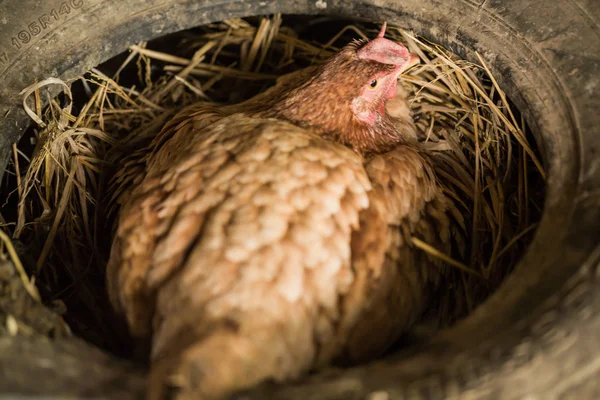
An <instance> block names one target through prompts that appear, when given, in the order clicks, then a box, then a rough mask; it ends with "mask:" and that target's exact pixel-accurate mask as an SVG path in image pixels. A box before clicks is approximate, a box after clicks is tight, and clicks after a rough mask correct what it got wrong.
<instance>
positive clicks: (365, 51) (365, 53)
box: [357, 22, 411, 65]
mask: <svg viewBox="0 0 600 400" xmlns="http://www.w3.org/2000/svg"><path fill="white" fill-rule="evenodd" d="M386 27H387V23H386V22H384V23H383V25H382V26H381V30H380V31H379V33H378V34H377V37H376V38H375V39H373V40H371V41H370V42H369V43H367V44H366V45H364V46H363V47H362V48H361V49H360V50H359V51H358V53H357V54H358V58H361V59H363V60H371V61H377V62H380V63H382V64H391V65H403V64H405V63H406V62H407V61H408V59H409V58H410V57H411V54H410V53H409V51H408V49H407V48H406V47H404V46H403V45H402V44H400V43H396V42H394V41H391V40H389V39H385V38H384V37H383V36H384V35H385V28H386Z"/></svg>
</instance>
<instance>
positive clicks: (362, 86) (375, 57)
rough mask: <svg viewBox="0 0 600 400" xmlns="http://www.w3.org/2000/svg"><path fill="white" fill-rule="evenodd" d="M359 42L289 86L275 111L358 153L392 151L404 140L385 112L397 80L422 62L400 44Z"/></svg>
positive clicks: (380, 36)
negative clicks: (411, 67) (410, 67)
mask: <svg viewBox="0 0 600 400" xmlns="http://www.w3.org/2000/svg"><path fill="white" fill-rule="evenodd" d="M385 28H386V24H385V23H384V24H383V26H382V28H381V31H380V32H379V34H378V35H377V38H375V39H373V40H371V41H368V42H367V41H355V42H352V43H350V44H348V45H347V46H346V47H344V48H343V49H342V50H341V51H340V52H339V53H337V54H336V55H334V56H333V57H332V58H330V59H329V60H328V61H327V62H325V63H324V64H322V65H321V66H319V67H318V68H317V69H316V70H315V71H314V72H313V73H312V74H310V75H309V76H307V77H304V78H303V79H302V80H301V81H300V82H297V83H296V85H295V86H294V84H292V83H291V84H289V86H290V87H289V88H288V90H287V91H286V92H285V94H284V96H283V98H282V99H280V100H279V101H277V104H276V105H275V108H276V109H277V112H278V114H279V115H281V116H284V117H285V118H286V119H289V120H291V121H292V122H294V123H296V124H299V125H302V126H307V127H311V128H313V129H314V130H316V131H317V132H319V133H320V134H321V135H323V136H325V137H329V138H331V139H333V140H336V141H339V142H341V143H343V144H345V145H347V146H348V147H350V148H352V149H354V150H356V151H358V152H360V153H363V154H364V153H379V152H383V151H388V150H390V149H391V148H393V147H394V146H396V145H397V144H398V143H400V142H402V141H403V138H402V134H401V132H398V131H397V130H396V128H395V127H394V125H393V124H392V122H391V119H390V117H389V116H388V115H387V113H386V109H385V103H386V101H387V100H388V99H390V98H392V97H394V96H395V95H396V87H397V82H398V76H399V75H400V74H401V73H402V72H403V71H404V70H406V69H407V68H408V67H409V66H412V65H414V64H415V63H417V62H418V60H419V59H418V57H417V56H415V55H414V54H411V53H410V52H409V51H408V49H407V48H406V47H404V46H403V45H402V44H400V43H396V42H393V41H391V40H388V39H385V38H384V34H385Z"/></svg>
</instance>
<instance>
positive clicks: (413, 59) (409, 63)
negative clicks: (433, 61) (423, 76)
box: [400, 53, 421, 74]
mask: <svg viewBox="0 0 600 400" xmlns="http://www.w3.org/2000/svg"><path fill="white" fill-rule="evenodd" d="M409 54H410V57H409V58H408V60H406V63H405V64H404V65H403V66H402V67H401V68H400V74H403V73H404V72H405V71H408V70H409V69H411V68H412V67H413V66H415V65H417V64H420V63H421V59H420V58H419V56H417V55H416V54H412V53H409Z"/></svg>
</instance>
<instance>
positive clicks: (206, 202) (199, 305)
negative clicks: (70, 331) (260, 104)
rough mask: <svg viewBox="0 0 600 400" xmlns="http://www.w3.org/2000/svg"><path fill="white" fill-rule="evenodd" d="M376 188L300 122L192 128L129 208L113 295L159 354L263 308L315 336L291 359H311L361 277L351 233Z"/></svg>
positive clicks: (163, 154)
mask: <svg viewBox="0 0 600 400" xmlns="http://www.w3.org/2000/svg"><path fill="white" fill-rule="evenodd" d="M369 190H370V184H369V182H368V178H367V176H366V173H365V171H364V167H363V161H362V159H361V158H360V157H359V156H358V155H356V154H355V153H353V152H351V151H350V150H348V149H347V148H345V147H343V146H341V145H338V144H336V143H333V142H329V141H324V140H322V139H320V138H318V137H317V136H315V135H312V134H310V133H307V132H306V131H304V130H302V129H300V128H298V127H295V126H293V125H290V124H287V123H284V122H280V121H276V120H259V119H252V118H248V117H244V116H241V115H233V116H230V117H227V118H223V119H221V120H220V121H218V122H217V123H215V124H213V125H211V126H210V127H208V128H207V129H206V130H205V131H204V132H202V134H200V135H198V134H196V133H195V132H194V131H193V129H192V128H191V127H190V126H189V125H187V124H186V125H183V126H182V127H181V128H180V130H179V131H177V132H176V133H175V134H174V135H173V137H172V139H171V140H169V141H168V142H167V143H165V144H164V145H163V146H162V148H161V149H160V151H158V152H157V153H156V155H155V158H154V159H153V161H152V162H151V163H150V165H149V169H148V172H147V175H146V177H145V179H144V180H143V182H142V183H141V184H140V186H139V187H137V188H136V189H134V191H133V193H132V194H131V198H130V200H129V201H128V202H127V203H126V204H125V205H124V207H123V209H122V211H121V216H120V220H119V227H118V230H117V234H116V238H115V240H114V245H113V249H112V252H111V258H110V261H109V266H108V273H107V275H108V285H109V292H110V297H111V301H112V303H113V304H114V305H115V308H116V309H117V310H120V311H121V312H122V313H123V314H124V315H125V316H126V318H127V320H128V323H129V326H130V328H131V331H132V332H133V333H134V334H135V335H139V336H144V335H148V334H149V332H150V331H154V339H153V341H154V342H153V351H154V353H155V355H156V356H157V357H158V356H159V355H161V354H166V353H169V352H171V351H172V350H173V349H172V348H169V346H179V344H180V343H181V342H182V341H181V335H187V336H193V337H195V338H196V339H198V338H199V337H201V336H202V335H204V334H206V332H205V330H206V329H209V328H208V327H209V326H210V325H211V324H212V325H218V322H219V321H221V322H222V321H223V320H225V319H229V320H231V319H232V320H234V321H235V325H236V326H245V324H253V323H254V322H252V321H250V319H251V318H250V317H248V319H246V318H247V317H246V315H253V317H252V318H253V319H256V315H257V314H256V312H258V313H259V314H258V315H263V316H266V315H268V316H270V318H271V320H272V321H276V322H277V324H279V325H280V326H279V327H278V328H277V329H284V328H282V327H284V326H286V324H288V323H289V324H292V325H294V321H295V322H296V324H297V326H296V327H297V328H298V329H297V330H296V331H294V330H293V329H291V328H290V330H289V332H288V333H289V335H290V336H287V337H286V336H285V335H283V334H282V335H281V336H283V337H284V338H285V340H289V341H292V342H293V341H295V340H296V339H297V337H296V336H298V337H299V338H301V339H302V340H305V342H306V345H305V348H306V349H308V351H307V352H306V353H307V354H306V355H298V354H296V355H294V354H292V356H295V357H299V358H302V357H304V358H306V359H307V360H312V356H311V354H313V356H314V353H316V352H318V351H320V350H319V349H320V348H321V347H327V346H328V343H329V341H331V340H332V339H331V338H332V336H333V331H334V326H335V324H336V323H337V321H338V320H339V318H340V314H339V307H338V299H339V298H340V296H343V295H344V293H346V292H347V291H348V290H349V288H350V286H351V284H352V282H353V279H354V274H353V271H352V270H351V268H350V257H351V251H350V238H351V235H352V231H353V230H356V229H357V228H358V215H359V212H360V210H361V209H364V208H367V207H368V194H367V193H368V191H369ZM252 312H254V314H252ZM294 318H296V320H294ZM152 320H154V325H153V326H151V321H152ZM298 321H303V323H302V324H300V322H298ZM240 329H241V328H240ZM272 329H275V328H272ZM285 329H287V328H285ZM298 331H302V334H300V333H298ZM191 332H195V333H193V334H192V333H191ZM282 340H283V339H282ZM302 340H299V341H300V342H302ZM314 341H316V342H318V343H315V342H314ZM288 350H289V349H288ZM286 351H287V350H286ZM294 352H296V353H298V352H304V350H302V345H299V346H298V350H293V351H291V353H294ZM311 352H312V353H311ZM305 362H306V361H305Z"/></svg>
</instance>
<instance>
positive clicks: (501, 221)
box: [2, 15, 544, 325]
mask: <svg viewBox="0 0 600 400" xmlns="http://www.w3.org/2000/svg"><path fill="white" fill-rule="evenodd" d="M387 32H388V33H387V37H388V38H392V39H396V40H398V41H402V42H404V43H405V44H406V45H407V46H408V47H409V49H410V50H411V51H412V52H414V53H416V54H418V55H419V57H420V58H421V64H420V65H418V66H416V67H414V68H413V69H412V70H411V71H409V72H408V73H407V74H405V75H404V76H403V77H402V78H401V83H402V84H403V86H404V88H405V90H407V92H408V93H409V96H410V104H411V108H412V110H413V114H414V119H415V121H416V124H417V127H418V130H419V135H420V139H421V142H422V146H423V147H424V148H425V149H427V150H428V151H430V152H431V154H432V155H433V158H434V160H435V163H436V168H437V174H438V176H439V178H440V180H441V181H442V182H443V183H444V185H445V187H446V191H447V193H448V195H449V196H450V197H452V198H453V199H454V200H455V201H456V204H457V208H456V210H455V212H458V213H460V214H462V215H463V216H464V217H465V220H466V221H468V223H469V227H468V228H469V229H467V230H468V231H469V232H470V234H469V242H468V243H467V250H468V251H467V253H466V254H464V256H462V257H461V256H460V255H457V254H454V255H445V254H441V253H440V252H439V251H438V250H436V249H434V248H432V247H431V246H429V245H428V244H427V243H424V242H422V241H421V240H419V239H418V238H414V239H413V243H414V245H415V246H416V247H418V248H419V249H422V250H423V251H426V252H428V253H430V254H431V255H432V256H434V257H441V258H443V259H445V260H446V261H447V262H448V264H449V265H451V266H454V267H456V269H455V270H454V271H453V273H452V274H450V275H449V278H448V279H449V280H448V282H446V287H447V288H448V292H447V293H446V294H444V295H442V297H443V298H444V299H448V298H449V297H454V298H457V297H461V298H462V300H460V301H456V299H455V300H453V301H454V303H455V306H453V307H449V306H445V307H443V306H440V309H444V310H446V311H445V312H446V313H447V314H448V318H447V319H448V320H453V319H454V318H456V317H458V316H460V315H462V314H464V313H465V312H466V311H468V310H469V309H470V308H472V307H473V306H474V305H475V304H476V303H478V302H479V301H481V299H483V298H485V297H486V296H487V295H488V294H489V292H490V291H491V290H492V289H493V288H494V287H495V286H496V284H497V283H498V282H499V281H500V280H501V279H502V278H503V277H504V276H505V275H506V273H508V272H509V270H510V266H511V265H513V264H514V263H515V260H516V259H517V258H518V256H519V254H520V253H521V252H522V250H523V247H524V244H525V243H526V242H527V241H526V240H525V239H526V238H529V237H530V236H531V234H530V233H531V231H532V230H533V228H534V227H535V220H534V215H535V214H536V213H537V212H539V207H540V204H539V201H540V197H539V196H536V194H535V193H533V192H532V191H531V190H530V186H531V185H530V183H531V182H530V181H531V180H532V179H538V181H541V180H542V179H543V177H544V171H543V168H542V166H541V163H540V161H539V160H538V158H537V155H536V152H535V151H534V149H533V148H532V144H531V143H530V142H529V141H528V138H527V135H526V132H525V124H524V122H523V120H522V118H521V117H520V116H519V115H517V114H516V113H515V112H514V109H513V108H512V107H511V105H510V104H509V103H508V100H507V99H506V96H505V94H504V92H503V91H502V90H501V88H500V87H499V86H498V84H497V82H496V80H495V79H494V78H493V76H492V75H491V73H490V70H489V68H488V66H487V65H486V64H485V63H484V61H483V59H482V58H479V65H476V64H472V63H469V62H467V61H464V60H460V59H458V58H457V57H456V56H454V55H452V54H451V53H449V52H448V51H447V50H445V49H444V48H442V47H440V46H438V45H435V44H432V43H429V42H427V41H425V40H423V39H420V38H418V37H416V36H415V35H413V34H411V33H409V32H406V31H403V30H401V29H396V28H393V27H390V28H388V31H387ZM375 34H376V31H375V30H373V31H372V30H366V31H365V30H362V29H361V28H359V27H357V26H354V25H349V26H346V27H344V28H343V29H342V30H341V31H340V32H339V34H338V35H335V36H333V37H331V38H325V41H326V43H325V44H321V43H317V42H311V41H306V40H303V39H301V38H299V37H298V35H297V33H296V32H295V31H294V30H293V29H292V28H291V27H288V26H284V25H282V19H281V17H280V16H278V15H276V16H274V17H273V18H262V19H259V20H257V22H256V23H254V24H253V23H250V22H248V21H246V20H242V19H233V20H227V21H223V22H222V23H218V24H213V25H210V26H208V27H205V28H203V29H202V30H200V31H198V30H197V31H194V32H193V33H187V34H186V35H184V36H182V37H180V38H179V39H180V41H183V42H184V44H185V45H184V46H182V48H183V49H186V50H188V51H187V52H186V51H179V52H178V54H170V53H167V52H164V51H160V50H157V49H150V48H148V45H147V43H139V44H137V45H132V46H131V47H130V53H129V55H128V57H127V58H126V59H125V60H124V62H123V64H122V65H121V66H120V67H119V68H117V69H116V72H115V73H114V74H113V75H112V76H107V75H106V74H105V73H103V72H101V71H99V70H97V69H93V70H92V71H91V72H90V73H88V74H86V75H85V76H84V77H81V78H79V79H80V81H81V83H82V84H83V85H82V87H83V88H84V91H85V95H82V97H84V99H83V101H82V99H81V98H80V99H72V96H73V95H72V94H71V91H70V89H69V88H70V84H71V83H73V82H62V81H60V80H58V79H55V78H49V79H47V80H45V81H43V82H39V83H36V84H34V85H32V86H31V87H29V88H27V89H26V90H25V91H24V106H25V108H26V110H27V113H28V114H29V115H30V116H31V118H32V120H33V121H34V122H35V123H36V124H37V127H38V130H39V131H38V133H37V135H36V140H37V145H36V147H35V150H34V151H33V153H32V154H30V159H31V161H30V162H29V158H28V157H25V156H24V155H20V156H19V155H18V152H17V151H15V159H14V164H13V165H14V166H15V171H14V172H15V174H16V175H17V178H18V183H19V186H18V190H17V193H18V196H19V204H18V214H17V217H16V221H14V222H15V223H16V225H15V228H14V230H13V231H12V236H13V238H17V239H22V240H23V241H27V242H30V243H32V244H35V245H37V247H36V248H34V249H32V252H33V253H34V254H36V256H37V259H36V269H35V276H36V277H37V279H38V281H39V280H42V281H43V282H44V284H45V285H46V286H48V287H49V288H50V289H51V292H53V293H55V295H56V296H57V297H61V298H71V299H73V300H72V301H79V302H83V303H84V304H85V306H86V307H87V309H88V310H89V311H90V312H92V313H93V314H94V318H93V321H102V318H103V314H104V313H106V310H103V309H101V307H100V306H99V305H98V304H100V303H101V302H100V301H99V300H98V299H99V298H100V297H102V296H103V293H102V291H101V288H102V282H101V281H99V279H100V278H98V276H100V277H101V275H102V274H99V273H97V271H101V270H102V268H103V265H104V263H105V261H106V258H107V254H106V252H107V244H106V240H105V238H106V237H107V235H108V232H109V229H108V227H109V226H110V224H109V223H107V221H106V220H105V218H104V216H103V215H102V213H103V212H104V210H105V208H103V207H99V202H100V201H101V199H102V198H103V197H102V192H103V188H104V187H107V184H106V182H107V178H108V176H107V173H108V172H109V171H112V169H111V168H110V165H111V164H112V163H114V162H115V161H118V160H121V159H122V157H123V155H124V153H123V152H124V151H127V152H129V151H131V149H133V148H136V147H140V146H143V145H144V144H146V143H148V142H149V140H151V138H152V137H153V136H154V135H156V134H157V132H158V131H159V130H160V128H161V126H162V125H163V124H164V123H165V121H166V120H168V118H169V117H170V116H172V115H173V114H174V113H175V112H176V111H177V110H179V109H181V108H182V107H183V106H184V105H187V104H190V103H192V102H195V101H198V100H219V101H227V100H232V99H233V100H236V97H235V95H236V93H234V95H233V96H229V97H228V96H226V95H225V94H226V93H227V94H229V93H232V92H235V90H234V89H235V88H238V90H239V88H241V87H244V85H243V83H244V82H245V83H246V84H247V86H249V87H250V86H251V87H252V88H254V89H253V90H254V91H257V90H258V89H260V88H264V87H265V85H269V84H272V83H273V82H274V78H276V77H277V76H279V75H281V74H282V73H283V72H288V71H291V70H293V69H294V68H298V67H299V66H306V65H309V64H311V63H319V62H322V61H323V60H325V59H326V58H327V57H328V56H329V55H331V54H333V53H334V52H335V51H336V50H338V49H339V47H336V44H339V45H341V44H343V42H344V40H346V41H347V39H348V38H349V37H373V36H374V35H375ZM344 35H346V36H344ZM340 38H341V39H340ZM344 38H345V39H344ZM185 53H187V54H191V56H189V57H187V56H186V54H185ZM134 64H135V66H137V74H138V80H139V82H141V88H137V87H136V86H135V85H132V84H128V85H126V84H125V83H122V82H124V81H125V79H121V75H122V74H124V73H125V71H127V70H131V69H132V67H134ZM157 71H158V73H157ZM129 81H131V79H129ZM47 85H59V86H62V87H63V92H64V94H65V97H66V99H65V100H66V101H65V102H66V103H67V104H66V106H61V105H60V104H59V101H58V100H57V99H50V98H48V99H45V100H47V102H48V103H47V104H49V105H48V107H47V108H46V109H45V111H44V112H42V104H43V101H42V93H43V92H44V90H43V88H44V87H45V86H47ZM248 93H249V92H243V91H242V93H240V94H239V96H238V98H237V100H239V99H240V98H239V97H240V96H241V97H244V96H247V95H248ZM74 101H75V102H79V103H82V104H83V105H82V106H81V107H80V111H79V112H74V111H73V107H72V104H73V102H74ZM124 149H125V150H124ZM15 150H16V149H15ZM19 158H20V159H19ZM23 164H28V167H27V169H26V172H25V175H24V176H21V171H20V170H19V166H23ZM532 177H533V178H532ZM535 177H537V178H535ZM534 209H538V210H537V211H536V210H534ZM2 239H3V241H4V243H6V247H7V248H8V250H11V246H10V242H9V241H7V240H5V238H4V236H3V237H2ZM10 253H11V257H13V259H15V261H16V256H15V255H14V254H13V253H14V251H10ZM15 264H16V265H20V263H19V262H18V261H16V262H15ZM20 270H23V268H21V267H20ZM94 271H95V272H94ZM22 274H23V280H24V282H29V280H28V278H27V276H26V275H25V273H24V272H23V273H22ZM32 286H33V285H32V284H31V283H28V286H27V287H29V288H31V287H32ZM34 289H35V287H33V289H31V290H32V296H37V292H36V291H35V290H34ZM67 304H69V303H68V302H67ZM456 304H458V305H456ZM460 304H462V306H461V305H460ZM450 309H453V311H449V310H450ZM90 324H91V325H101V324H94V323H93V322H91V323H90Z"/></svg>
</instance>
